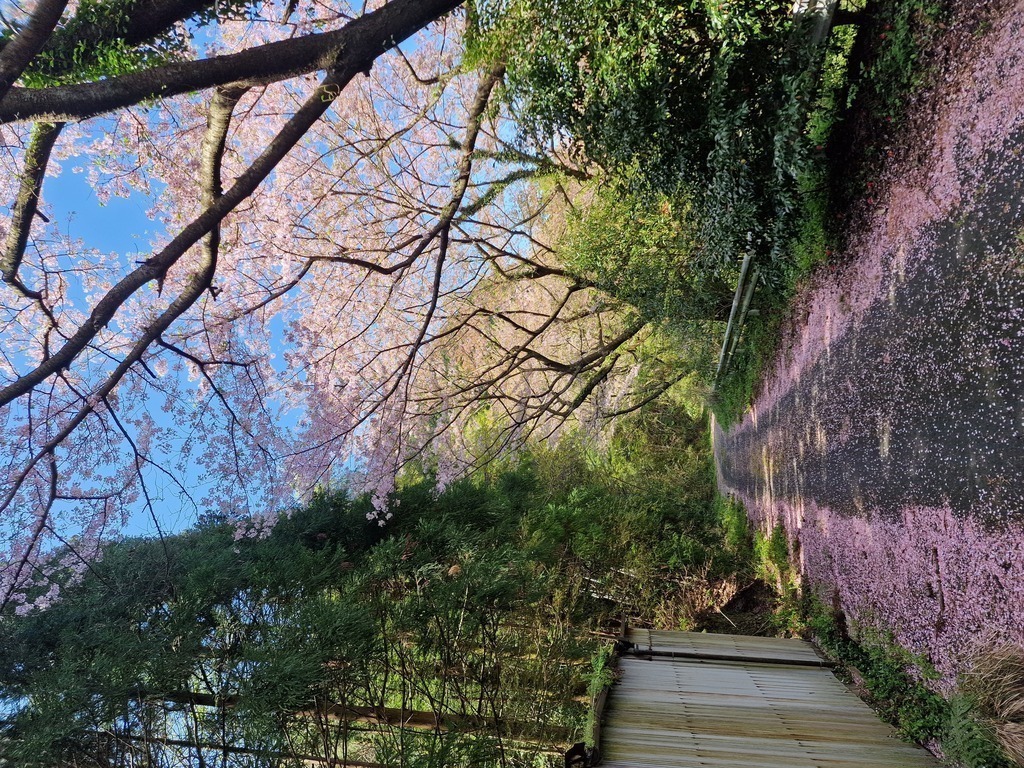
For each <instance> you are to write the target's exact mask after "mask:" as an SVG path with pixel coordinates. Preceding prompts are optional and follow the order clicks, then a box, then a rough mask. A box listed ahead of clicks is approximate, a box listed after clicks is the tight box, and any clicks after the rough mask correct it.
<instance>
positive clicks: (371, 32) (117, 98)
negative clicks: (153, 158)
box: [0, 0, 461, 123]
mask: <svg viewBox="0 0 1024 768" xmlns="http://www.w3.org/2000/svg"><path fill="white" fill-rule="evenodd" d="M460 4H461V2H460V0H392V2H390V3H388V4H387V5H385V6H384V7H383V8H381V9H380V10H377V11H374V12H373V13H370V14H367V15H366V16H361V17H360V18H358V19H355V20H353V21H352V22H350V23H349V24H346V25H345V26H344V27H343V28H342V29H339V30H336V31H334V32H326V33H323V34H313V35H306V36H303V37H296V38H292V39H290V40H281V41H278V42H275V43H267V44H266V45H259V46H255V47H253V48H249V49H247V50H244V51H241V52H240V53H234V54H230V55H226V56H214V57H211V58H209V59H201V60H199V61H187V62H175V63H172V64H167V65H164V66H161V67H154V68H152V69H148V70H145V71H143V72H134V73H131V74H127V75H121V76H119V77H111V78H108V79H106V80H98V81H96V82H92V83H84V84H80V85H65V86H55V87H53V88H43V89H38V90H32V89H26V88H14V89H12V90H11V91H10V92H9V93H8V94H7V96H6V98H4V99H2V100H0V122H2V123H10V122H23V121H28V120H44V119H45V120H53V121H61V120H81V119H85V118H88V117H93V116H95V115H99V114H103V113H104V112H110V111H112V110H115V109H121V108H124V107H129V106H132V105H134V104H138V103H139V102H141V101H145V100H147V99H155V98H169V97H171V96H177V95H180V94H182V93H188V92H190V91H201V90H205V89H207V88H213V87H215V86H218V85H226V84H228V83H238V82H244V83H246V84H247V85H258V84H266V83H271V82H276V81H278V80H285V79H288V78H290V77H295V76H297V75H301V74H306V73H308V72H315V71H317V70H323V69H331V68H332V67H334V66H335V62H336V61H343V62H345V64H346V65H347V64H348V63H349V62H361V66H360V68H359V69H358V70H357V71H366V70H369V68H370V67H371V66H372V65H373V62H374V60H375V59H376V58H377V57H378V56H380V55H382V54H383V53H385V52H386V51H388V50H390V49H391V48H393V47H395V46H396V45H398V43H400V42H401V41H403V40H405V39H406V38H408V37H409V36H410V35H412V34H414V33H415V32H417V31H418V30H420V29H422V28H423V27H424V26H425V25H426V24H428V23H430V22H431V21H433V20H434V19H436V18H438V17H439V16H442V15H444V14H445V13H447V12H449V11H451V10H453V9H455V8H457V7H458V6H459V5H460Z"/></svg>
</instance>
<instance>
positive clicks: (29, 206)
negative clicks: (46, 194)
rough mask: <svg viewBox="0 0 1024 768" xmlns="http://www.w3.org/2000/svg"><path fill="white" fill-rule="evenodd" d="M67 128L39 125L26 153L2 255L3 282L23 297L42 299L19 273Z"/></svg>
mask: <svg viewBox="0 0 1024 768" xmlns="http://www.w3.org/2000/svg"><path fill="white" fill-rule="evenodd" d="M5 50H6V49H5ZM63 128H64V123H36V124H35V125H34V126H33V127H32V136H31V138H30V139H29V143H28V149H27V150H26V151H25V169H24V170H23V171H22V172H21V184H20V186H19V188H18V199H17V200H16V201H15V203H14V209H13V211H12V212H11V223H10V229H8V230H7V242H6V243H5V244H4V251H3V254H0V279H2V280H3V281H4V282H5V283H7V284H8V285H10V286H12V287H13V288H15V289H16V290H18V291H19V292H20V293H21V294H22V295H23V296H25V297H27V298H31V299H36V300H39V299H41V298H42V294H40V293H39V292H37V291H33V290H30V289H29V288H27V287H26V286H25V284H24V283H23V282H22V280H21V278H20V277H19V276H18V270H19V269H20V268H21V262H22V259H23V258H24V257H25V248H26V246H27V245H28V237H29V233H30V232H31V230H32V221H33V219H34V218H35V215H36V211H37V210H38V208H39V194H40V192H41V191H42V188H43V179H44V178H45V177H46V167H47V165H48V164H49V162H50V152H51V151H52V150H53V145H54V144H55V143H56V141H57V137H58V136H59V135H60V132H61V130H62V129H63Z"/></svg>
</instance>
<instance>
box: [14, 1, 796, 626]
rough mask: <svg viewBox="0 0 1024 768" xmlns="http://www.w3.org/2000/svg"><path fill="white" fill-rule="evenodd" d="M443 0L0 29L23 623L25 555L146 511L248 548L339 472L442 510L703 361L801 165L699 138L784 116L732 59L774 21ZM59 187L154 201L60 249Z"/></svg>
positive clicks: (774, 26) (95, 17) (152, 4)
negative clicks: (420, 497)
mask: <svg viewBox="0 0 1024 768" xmlns="http://www.w3.org/2000/svg"><path fill="white" fill-rule="evenodd" d="M459 5H460V4H459V3H458V2H456V1H455V0H388V1H387V2H380V3H376V4H359V3H354V4H352V5H351V7H350V6H348V5H346V4H342V5H340V6H333V5H332V6H330V7H328V6H324V5H320V4H316V3H302V2H296V1H295V0H290V1H289V2H277V3H275V2H269V3H261V4H255V3H247V2H241V1H238V2H229V3H218V4H214V3H206V2H201V1H200V0H106V1H105V2H96V1H95V0H83V2H80V3H77V4H69V3H63V2H48V1H46V0H41V1H40V2H39V3H38V4H37V5H35V6H34V7H32V8H31V9H29V10H28V11H27V12H25V13H22V14H21V15H20V16H18V17H17V18H13V19H8V20H6V26H5V31H4V32H3V35H2V37H0V43H2V48H0V132H2V136H3V151H2V153H0V163H2V164H3V167H4V173H3V175H2V177H0V199H3V200H7V201H10V202H9V207H8V213H7V216H6V219H5V222H4V226H5V240H4V245H3V251H2V254H0V278H2V284H0V333H2V334H3V338H4V345H3V350H2V355H0V420H2V421H0V423H2V425H3V428H2V430H0V466H2V469H3V472H2V473H0V521H2V522H3V524H4V538H5V541H6V542H7V544H6V547H5V554H4V555H3V556H2V563H3V566H2V569H0V605H5V606H7V605H12V606H26V605H27V604H28V602H29V601H30V598H29V596H30V595H33V596H34V597H33V598H32V599H34V600H43V601H44V602H45V600H46V596H47V595H49V594H51V593H50V592H49V590H44V591H43V592H42V593H40V592H39V591H38V590H36V589H35V585H36V584H37V583H45V582H46V581H47V578H48V576H47V568H48V566H45V565H44V563H45V562H49V561H48V559H47V558H48V557H49V555H48V553H49V552H51V551H60V552H62V553H63V556H64V557H65V559H66V562H65V565H67V566H69V567H75V568H78V569H79V571H82V570H84V569H85V568H86V567H87V563H88V562H89V561H90V560H91V558H92V556H93V555H94V554H95V553H96V552H98V547H99V543H100V541H101V540H102V539H103V538H104V537H106V536H109V535H111V534H112V533H114V532H116V530H117V529H118V528H119V526H120V525H121V524H122V523H123V521H124V520H125V519H126V517H127V516H128V515H130V514H137V513H138V512H139V510H140V509H141V510H146V511H148V512H149V514H150V515H151V516H152V518H153V520H154V522H155V523H156V524H159V517H160V515H159V514H158V510H159V509H162V508H164V507H166V506H167V505H168V504H169V503H173V504H178V505H181V506H184V507H185V508H186V510H187V511H189V512H190V513H191V514H197V513H199V512H200V511H201V510H203V509H207V508H217V509H221V510H224V511H225V513H226V514H229V515H233V516H235V517H236V518H237V519H239V520H244V521H246V522H245V523H244V525H245V526H248V528H247V530H248V531H249V533H251V534H254V535H255V534H260V533H261V532H265V530H266V529H267V528H269V526H270V525H271V524H272V521H274V520H276V518H277V513H278V511H279V510H280V509H283V508H287V507H289V506H290V505H292V504H294V503H295V502H296V500H298V499H303V498H308V497H309V494H310V493H312V491H313V490H314V489H315V488H317V487H320V486H330V485H331V484H333V483H337V482H339V480H340V479H341V478H342V477H344V478H345V479H346V482H347V483H348V484H349V485H350V486H352V487H353V488H356V489H358V490H365V491H367V492H369V493H370V494H371V497H372V498H373V500H374V505H373V508H372V510H371V511H370V512H369V514H370V515H371V517H373V518H374V519H377V520H379V521H380V522H381V523H382V524H383V523H385V522H386V521H387V520H388V519H389V517H390V515H391V514H392V511H391V510H389V508H388V498H389V495H390V494H392V493H393V491H394V489H395V482H396V477H397V476H398V475H399V473H400V472H401V471H402V470H403V468H404V467H408V466H410V465H411V464H416V465H417V466H419V467H421V468H423V471H425V472H426V473H427V474H429V475H430V476H431V477H433V478H434V479H435V480H436V482H437V484H438V487H439V488H443V487H445V486H446V485H447V483H449V482H451V481H452V480H453V479H454V478H457V477H459V476H462V475H464V474H465V473H467V472H469V471H472V470H474V469H476V468H479V467H480V466H482V465H483V464H484V463H486V462H487V461H490V460H492V459H493V458H494V457H495V456H497V455H500V454H501V453H502V452H504V451H507V450H508V449H510V448H514V447H517V446H522V445H524V444H526V443H527V442H529V441H530V440H532V439H537V438H552V437H557V436H558V435H560V434H563V433H564V432H566V430H567V429H569V426H568V425H571V424H572V423H576V424H584V425H588V428H590V429H592V430H600V429H601V428H602V427H603V425H606V424H607V423H608V422H609V420H610V419H612V418H614V417H615V416H616V415H620V414H625V413H630V412H632V411H634V410H636V409H638V408H641V407H643V406H644V405H645V404H647V403H650V402H652V401H653V400H655V399H656V398H658V397H659V396H661V395H662V394H664V393H665V392H666V391H668V390H670V389H671V388H672V387H673V386H675V385H676V384H677V383H678V382H679V381H680V380H683V379H686V377H687V375H688V374H689V373H690V372H691V371H693V370H694V369H702V368H704V367H706V366H707V361H708V359H709V354H708V349H707V348H706V344H705V343H704V342H705V341H706V338H705V337H704V336H699V337H698V336H694V335H693V329H699V330H700V333H706V330H707V329H708V328H709V327H713V326H714V323H716V322H718V321H719V320H721V319H722V318H723V317H724V314H725V309H726V307H727V306H728V301H729V297H730V291H731V287H730V281H731V280H732V278H733V277H734V275H735V274H736V271H737V268H738V261H739V258H740V255H741V254H740V253H737V251H736V249H735V248H733V246H734V245H735V244H736V242H737V236H738V235H737V233H742V235H743V237H742V238H741V239H742V241H743V242H744V243H746V244H747V245H746V247H750V246H749V244H750V243H751V242H752V239H751V238H752V236H753V235H757V237H758V238H764V237H768V234H766V233H768V232H769V230H771V227H772V226H773V225H772V224H771V221H772V220H773V219H772V217H774V216H776V214H777V213H778V211H777V210H776V209H777V208H778V207H779V205H781V203H779V198H778V196H775V197H773V196H772V195H768V196H767V197H765V196H763V195H761V194H760V193H759V192H758V190H760V189H763V188H764V186H765V184H766V183H767V182H764V180H765V179H766V178H768V177H771V178H773V179H774V178H776V177H778V178H783V179H784V180H785V179H790V181H791V175H787V174H788V173H789V172H788V171H786V172H782V171H779V170H778V169H779V167H780V163H783V164H784V161H786V160H787V158H789V157H790V154H791V153H789V150H785V151H783V152H782V154H781V155H780V154H779V151H778V150H777V151H774V153H773V152H771V151H766V150H764V145H766V141H762V140H761V139H764V136H761V134H756V135H757V136H760V137H761V139H757V140H754V139H751V138H750V136H751V135H754V134H751V132H750V131H748V130H746V128H742V127H737V125H734V124H732V123H730V124H729V125H728V126H726V127H725V128H723V127H722V126H723V125H725V123H723V122H722V121H723V120H725V119H726V118H729V119H732V118H733V117H735V116H736V115H737V114H740V113H742V115H745V116H746V118H744V119H749V120H752V121H753V122H754V123H758V124H759V123H761V122H764V121H763V120H762V118H763V117H764V116H765V115H769V113H771V114H774V113H772V109H773V107H772V106H771V104H774V103H775V102H773V101H772V98H775V97H774V96H772V97H771V98H769V95H770V94H776V95H777V91H778V88H776V87H775V86H771V87H769V86H768V85H766V83H769V81H772V78H771V77H770V75H769V74H765V75H763V76H761V75H757V74H750V75H749V76H748V75H742V76H741V74H742V72H748V71H749V72H756V71H757V70H756V68H752V67H749V66H744V67H733V66H732V65H731V62H735V61H738V60H743V61H745V62H747V63H749V62H750V61H767V60H770V58H771V51H772V50H774V49H773V48H772V46H773V45H777V44H778V41H779V40H782V39H783V33H784V32H785V31H786V29H788V27H787V22H786V21H785V19H786V15H785V13H784V12H783V11H782V9H781V6H779V4H777V3H752V4H733V5H729V6H728V7H726V6H725V5H721V4H718V3H691V4H689V5H688V6H686V7H685V8H684V7H681V6H678V5H677V4H674V3H665V2H661V1H660V0H650V1H649V2H646V1H645V2H644V3H623V2H621V1H620V0H594V1H593V2H589V3H588V4H587V6H586V11H587V12H586V13H581V12H579V8H577V7H576V6H575V5H574V4H565V3H561V2H558V1H556V0H529V1H527V0H517V2H510V3H490V2H478V3H476V4H473V5H472V6H471V7H470V8H469V9H468V10H462V9H459ZM734 6H735V7H734ZM453 12H454V13H453ZM541 21H542V22H543V23H540V22H541ZM744 57H745V58H744ZM758 57H760V58H758ZM744 78H746V79H744ZM751 78H752V79H751ZM748 81H749V82H748ZM755 81H756V82H755ZM772 82H774V81H772ZM762 86H763V87H762ZM744 89H746V90H747V91H749V92H750V94H751V95H750V97H749V98H747V97H737V98H733V97H731V96H730V98H731V99H732V100H731V101H730V100H729V99H727V98H725V96H724V95H723V94H735V93H745V92H746V91H744ZM773 89H774V90H773ZM769 92H770V93H769ZM765 94H769V95H765ZM776 101H778V100H777V99H776ZM737 104H738V105H739V106H737ZM723 105H725V106H723ZM730 105H731V106H730ZM723 115H724V116H725V117H723ZM730 116H731V117H730ZM726 122H727V121H726ZM734 123H735V121H734ZM737 137H739V138H737ZM737 142H738V143H737ZM767 143H771V142H770V141H768V142H767ZM748 145H749V146H748ZM755 145H756V148H757V151H756V152H755V151H753V150H751V153H748V154H749V157H750V158H751V160H750V163H749V165H743V164H734V163H732V161H731V158H734V156H735V154H736V153H737V152H739V153H743V152H746V149H749V148H750V147H754V146H755ZM774 145H775V146H776V148H778V147H780V146H782V147H784V146H788V145H787V144H780V143H779V142H778V141H776V142H775V144H774ZM744 148H746V149H744ZM794 151H796V150H794ZM709 153H710V154H709ZM716 153H718V154H716ZM730 153H732V154H730ZM758 153H760V154H758ZM715 157H717V158H719V161H721V162H719V163H718V164H717V165H716V164H714V163H712V162H711V161H710V160H708V159H707V158H715ZM723 158H724V159H723ZM780 158H781V160H780ZM755 161H756V162H755ZM744 162H746V161H744ZM68 172H71V173H81V174H84V176H85V177H86V178H87V180H88V183H89V184H90V185H91V186H92V188H93V190H94V191H95V194H96V196H97V198H98V200H99V201H100V203H103V202H105V201H107V200H109V199H111V198H112V197H114V196H127V197H131V196H145V197H146V198H147V199H148V200H149V201H150V203H151V205H150V209H149V212H148V213H149V215H150V216H151V217H152V218H153V219H154V220H155V222H156V227H157V229H156V234H155V235H153V236H152V238H151V241H150V242H144V241H143V242H140V247H139V249H138V251H137V252H134V253H129V252H113V253H110V252H104V251H103V250H101V249H99V248H97V247H95V246H94V245H90V243H88V242H85V241H83V240H81V239H80V238H79V237H78V236H77V234H76V229H75V227H74V226H73V223H72V222H70V221H68V220H65V219H62V218H60V217H55V210H56V209H55V208H54V206H53V205H52V204H50V203H49V202H48V200H49V198H48V192H47V190H48V187H47V178H48V177H53V176H55V175H57V174H61V173H68ZM773 174H775V175H773ZM779 174H781V176H780V175H779ZM752 179H753V181H751V180H752ZM700 180H703V181H700ZM705 181H706V182H708V183H707V184H705ZM787 183H789V182H786V183H783V184H782V185H781V186H780V187H779V189H782V188H783V187H786V184H787ZM705 188H706V189H710V190H718V192H715V193H714V194H712V195H710V196H709V195H707V194H705V193H704V192H703V191H702V190H703V189H705ZM719 193H720V194H719ZM716 195H717V196H716ZM744 195H746V197H744ZM755 199H756V200H758V201H761V202H758V203H757V205H759V206H761V208H763V209H764V210H768V209H771V210H770V212H769V214H768V215H767V216H755V217H754V219H757V222H755V223H756V227H755V225H754V224H751V221H752V219H751V218H750V217H749V216H748V217H747V218H743V215H744V212H745V211H748V208H749V205H748V204H750V201H751V200H755ZM783 202H784V200H783ZM777 204H778V205H777ZM716 206H717V207H716ZM773 206H774V207H773ZM783 207H784V206H783ZM759 210H760V209H759ZM762 213H763V211H762ZM730 217H731V218H730ZM716 220H717V221H721V222H728V221H732V224H729V226H727V227H725V230H726V231H727V234H726V235H724V236H717V235H716V237H718V240H717V241H716V240H715V237H712V236H711V235H710V234H709V231H710V230H709V229H708V226H709V222H713V221H716ZM765 220H767V223H765ZM634 222H638V223H639V224H640V226H639V227H637V226H632V224H633V223H634ZM748 225H749V227H751V228H754V229H756V232H752V229H751V228H748ZM716 231H717V230H716ZM641 241H644V242H641ZM715 242H719V245H720V246H721V247H718V248H717V249H716V248H715V247H713V246H714V244H715ZM723 243H724V245H723ZM726 246H728V247H726ZM666 327H671V328H674V329H676V330H679V329H689V331H686V332H684V333H683V334H682V335H681V336H678V335H677V336H676V337H675V341H667V340H666V338H665V337H664V334H663V333H662V332H663V330H664V329H665V328H666ZM687 333H689V334H690V335H689V336H687V335H686V334H687ZM680 360H686V361H687V364H686V365H683V366H680V365H679V362H680ZM200 489H201V490H200ZM261 517H262V519H264V520H265V525H264V523H261V522H260V519H261Z"/></svg>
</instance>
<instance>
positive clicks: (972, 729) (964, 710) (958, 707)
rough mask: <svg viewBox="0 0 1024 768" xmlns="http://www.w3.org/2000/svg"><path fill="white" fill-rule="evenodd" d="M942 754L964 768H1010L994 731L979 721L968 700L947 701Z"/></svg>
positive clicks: (970, 700) (971, 699)
mask: <svg viewBox="0 0 1024 768" xmlns="http://www.w3.org/2000/svg"><path fill="white" fill-rule="evenodd" d="M942 751H943V753H944V754H945V755H946V757H947V758H948V759H949V760H952V761H955V762H956V763H958V764H960V765H963V766H966V768H1011V766H1013V765H1014V763H1013V762H1011V761H1010V760H1008V759H1007V757H1006V755H1005V754H1004V753H1003V750H1001V749H1000V748H999V742H998V741H997V739H996V734H995V731H994V730H993V729H992V727H991V726H990V725H988V724H987V723H986V722H985V721H984V719H983V718H982V717H979V712H978V705H977V702H976V701H975V700H974V699H973V698H972V697H970V696H965V695H962V694H960V695H955V696H953V697H952V698H950V700H949V703H948V709H947V713H946V721H945V724H944V727H943V735H942Z"/></svg>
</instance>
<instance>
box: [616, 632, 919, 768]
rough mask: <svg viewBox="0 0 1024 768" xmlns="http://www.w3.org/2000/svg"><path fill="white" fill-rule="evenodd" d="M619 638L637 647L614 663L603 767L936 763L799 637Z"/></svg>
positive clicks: (898, 767) (891, 767) (877, 767)
mask: <svg viewBox="0 0 1024 768" xmlns="http://www.w3.org/2000/svg"><path fill="white" fill-rule="evenodd" d="M629 639H630V640H631V641H632V642H633V643H635V644H636V646H637V649H636V651H635V653H634V654H628V655H626V656H624V657H623V658H622V660H621V662H620V671H621V678H620V680H619V682H618V683H617V684H616V685H615V687H614V688H613V690H612V695H611V700H610V703H609V709H608V712H607V718H606V724H605V726H604V728H603V733H602V749H601V753H602V756H603V760H602V763H601V764H602V765H603V766H606V768H697V767H698V766H699V767H700V768H936V767H937V766H939V763H938V761H936V760H935V759H934V758H933V757H932V756H931V755H929V754H928V753H927V752H925V751H924V750H923V749H920V748H918V747H916V746H913V745H910V744H907V743H905V742H902V741H900V739H899V737H898V736H897V735H896V734H895V732H894V731H893V729H892V728H890V727H889V726H887V725H885V724H884V723H882V722H881V721H880V720H878V718H877V717H876V716H875V714H874V713H873V712H872V711H871V709H870V708H869V707H868V706H867V705H866V704H864V703H863V702H862V701H861V700H860V699H858V698H857V697H856V696H855V695H854V694H853V693H851V692H850V691H849V690H847V688H846V686H844V685H843V684H842V683H841V682H839V680H837V679H836V678H835V676H834V675H833V674H832V673H831V672H830V671H829V670H828V669H826V668H824V667H822V666H820V663H821V659H820V657H819V656H818V654H817V653H816V652H815V650H814V647H813V646H811V644H810V643H806V642H804V641H803V640H779V639H772V638H761V637H741V636H735V635H707V634H699V633H689V632H651V633H648V632H647V630H636V631H634V632H632V633H631V634H630V638H629ZM652 650H653V651H655V652H658V651H661V652H662V654H664V655H649V654H646V653H645V652H646V651H652ZM667 652H675V653H677V654H683V655H675V656H672V655H668V654H667ZM702 655H703V656H704V658H701V656H702ZM709 657H710V658H709Z"/></svg>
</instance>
